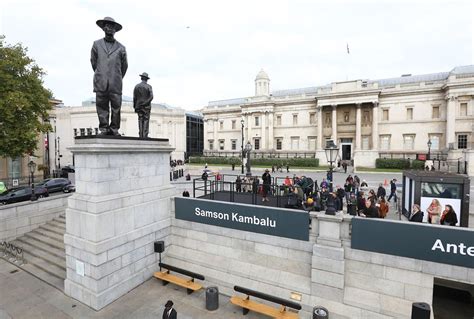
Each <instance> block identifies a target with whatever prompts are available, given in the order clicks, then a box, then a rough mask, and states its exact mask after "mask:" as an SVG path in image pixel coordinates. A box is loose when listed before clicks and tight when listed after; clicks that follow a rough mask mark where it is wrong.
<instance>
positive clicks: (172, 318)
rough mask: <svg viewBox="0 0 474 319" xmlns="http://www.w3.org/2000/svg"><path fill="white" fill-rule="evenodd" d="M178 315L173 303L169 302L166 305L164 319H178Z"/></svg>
mask: <svg viewBox="0 0 474 319" xmlns="http://www.w3.org/2000/svg"><path fill="white" fill-rule="evenodd" d="M177 318H178V313H177V312H176V310H175V309H174V308H173V301H171V300H168V301H167V302H166V304H165V310H163V319H177Z"/></svg>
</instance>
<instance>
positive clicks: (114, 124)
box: [91, 39, 128, 135]
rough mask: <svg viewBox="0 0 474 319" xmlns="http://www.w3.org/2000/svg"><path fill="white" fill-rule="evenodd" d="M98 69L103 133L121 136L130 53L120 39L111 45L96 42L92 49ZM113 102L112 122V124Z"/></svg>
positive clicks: (96, 82)
mask: <svg viewBox="0 0 474 319" xmlns="http://www.w3.org/2000/svg"><path fill="white" fill-rule="evenodd" d="M91 64H92V69H93V70H94V92H96V102H95V103H96V108H97V115H98V116H99V130H100V132H101V133H107V134H113V135H118V130H119V128H120V108H121V106H122V78H123V77H124V76H125V73H126V72H127V68H128V63H127V52H126V50H125V47H124V46H123V45H122V44H120V42H118V41H117V40H115V41H114V42H110V43H107V44H106V42H105V40H104V39H100V40H97V41H94V44H93V46H92V50H91ZM109 103H110V109H111V113H112V115H111V119H110V125H109Z"/></svg>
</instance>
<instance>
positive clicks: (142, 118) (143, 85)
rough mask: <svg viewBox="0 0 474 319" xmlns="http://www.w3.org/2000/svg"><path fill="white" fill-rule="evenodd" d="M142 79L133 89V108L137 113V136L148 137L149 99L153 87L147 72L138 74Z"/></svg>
mask: <svg viewBox="0 0 474 319" xmlns="http://www.w3.org/2000/svg"><path fill="white" fill-rule="evenodd" d="M140 78H141V79H142V81H141V82H140V83H138V84H137V85H136V86H135V89H134V90H133V108H134V109H135V113H137V114H138V136H140V137H142V138H147V137H148V128H149V126H150V111H151V101H152V100H153V89H152V87H151V85H150V84H148V83H147V81H148V80H149V79H150V78H149V77H148V73H146V72H143V73H142V74H140Z"/></svg>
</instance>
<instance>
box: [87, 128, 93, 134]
mask: <svg viewBox="0 0 474 319" xmlns="http://www.w3.org/2000/svg"><path fill="white" fill-rule="evenodd" d="M87 135H92V127H89V128H87Z"/></svg>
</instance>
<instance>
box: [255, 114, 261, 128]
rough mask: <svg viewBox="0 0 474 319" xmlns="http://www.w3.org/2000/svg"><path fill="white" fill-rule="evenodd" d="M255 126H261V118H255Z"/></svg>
mask: <svg viewBox="0 0 474 319" xmlns="http://www.w3.org/2000/svg"><path fill="white" fill-rule="evenodd" d="M255 126H260V116H255Z"/></svg>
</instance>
